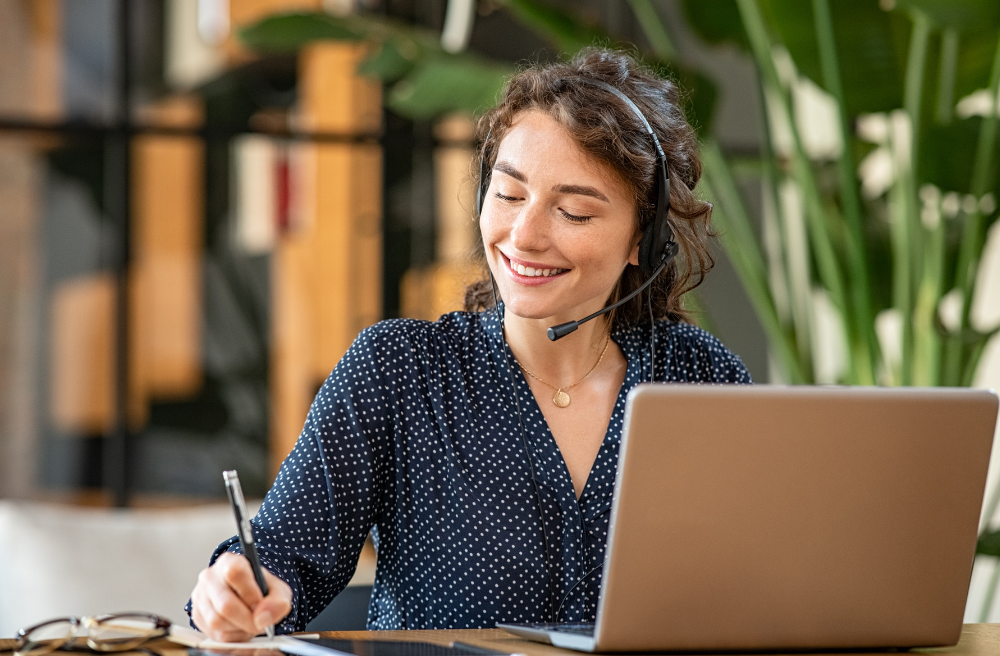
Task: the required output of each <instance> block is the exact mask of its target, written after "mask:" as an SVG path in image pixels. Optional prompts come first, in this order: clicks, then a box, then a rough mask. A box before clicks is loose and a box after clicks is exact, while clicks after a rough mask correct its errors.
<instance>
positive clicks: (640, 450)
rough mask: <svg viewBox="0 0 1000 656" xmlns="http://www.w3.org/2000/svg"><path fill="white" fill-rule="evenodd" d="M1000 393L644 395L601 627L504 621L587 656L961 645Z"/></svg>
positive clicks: (618, 505)
mask: <svg viewBox="0 0 1000 656" xmlns="http://www.w3.org/2000/svg"><path fill="white" fill-rule="evenodd" d="M996 419H997V396H996V394H994V393H993V392H992V391H984V390H969V389H918V388H908V389H907V388H895V389H885V388H879V389H876V388H861V387H779V386H764V385H758V386H735V385H734V386H698V385H664V384H656V385H640V386H638V387H636V388H635V389H634V390H632V391H631V392H630V393H629V396H628V401H627V404H626V410H625V425H624V429H623V434H622V442H621V451H620V454H619V461H618V477H617V480H616V482H615V493H614V501H613V504H612V509H611V526H610V531H609V533H608V545H607V550H606V554H605V562H604V570H603V573H602V576H603V579H602V586H601V592H600V598H599V601H598V609H597V618H596V623H595V624H593V625H579V624H575V625H568V626H566V627H565V628H564V630H560V626H561V625H553V624H548V625H512V624H498V625H497V626H498V627H500V628H503V629H506V630H507V631H509V632H511V633H514V634H516V635H518V636H522V637H525V638H529V639H532V640H537V641H541V642H546V643H550V644H552V645H555V646H558V647H567V648H570V649H576V650H580V651H588V652H616V651H617V652H622V651H706V650H713V651H716V650H717V651H725V650H728V651H756V650H760V651H765V650H766V651H774V650H792V651H796V650H803V651H804V650H816V649H872V648H874V649H879V648H909V647H931V646H942V645H953V644H956V643H957V642H958V638H959V633H960V631H961V628H962V618H963V613H964V609H965V602H966V597H967V594H968V589H969V580H970V577H971V574H972V561H973V558H974V556H975V547H976V536H977V531H978V524H979V517H980V508H981V506H982V500H983V493H984V489H985V486H986V472H987V468H988V465H989V459H990V449H991V445H992V442H993V431H994V427H995V424H996Z"/></svg>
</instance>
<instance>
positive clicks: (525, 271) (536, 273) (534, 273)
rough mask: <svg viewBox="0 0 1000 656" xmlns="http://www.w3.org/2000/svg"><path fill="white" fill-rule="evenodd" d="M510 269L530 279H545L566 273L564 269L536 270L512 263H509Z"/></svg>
mask: <svg viewBox="0 0 1000 656" xmlns="http://www.w3.org/2000/svg"><path fill="white" fill-rule="evenodd" d="M508 261H509V260H508ZM510 268H511V270H512V271H516V272H517V273H518V274H520V275H522V276H527V277H530V278H539V277H546V278H547V277H549V276H555V275H558V274H560V273H562V272H564V271H566V269H536V268H534V267H526V266H524V265H523V264H514V263H513V262H511V263H510Z"/></svg>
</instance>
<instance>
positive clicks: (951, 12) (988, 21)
mask: <svg viewBox="0 0 1000 656" xmlns="http://www.w3.org/2000/svg"><path fill="white" fill-rule="evenodd" d="M896 8H897V9H902V10H907V11H913V10H918V11H921V12H923V13H924V14H926V15H927V17H928V18H929V19H930V21H931V23H932V24H933V25H934V26H935V27H938V28H943V27H953V28H955V29H958V30H980V29H990V28H992V29H996V28H998V27H1000V2H997V1H996V0H897V3H896Z"/></svg>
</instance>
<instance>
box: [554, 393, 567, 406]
mask: <svg viewBox="0 0 1000 656" xmlns="http://www.w3.org/2000/svg"><path fill="white" fill-rule="evenodd" d="M552 402H553V403H555V404H556V407H557V408H565V407H566V406H568V405H569V394H567V393H566V392H564V391H562V390H556V393H555V394H553V395H552Z"/></svg>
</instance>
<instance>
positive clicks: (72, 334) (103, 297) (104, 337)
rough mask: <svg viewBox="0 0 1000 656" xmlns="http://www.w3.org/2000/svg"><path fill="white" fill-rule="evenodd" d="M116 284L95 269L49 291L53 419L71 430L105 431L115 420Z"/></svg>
mask: <svg viewBox="0 0 1000 656" xmlns="http://www.w3.org/2000/svg"><path fill="white" fill-rule="evenodd" d="M115 285H116V281H115V278H114V275H113V274H110V273H100V274H94V275H91V276H86V277H79V278H74V279H71V280H67V281H64V282H61V283H59V284H58V285H57V286H56V288H55V290H54V292H53V295H52V306H51V308H52V310H51V311H52V314H51V317H52V324H51V325H52V333H51V335H52V343H51V350H50V355H51V361H50V368H51V374H50V376H51V378H50V379H51V381H52V383H51V403H52V421H53V424H54V425H55V426H56V428H58V429H59V430H61V431H64V432H67V433H72V434H87V435H96V434H102V433H105V432H106V431H107V430H108V429H109V428H110V427H111V426H112V425H113V424H114V418H115V353H114V349H115V321H114V318H115V296H116V293H115Z"/></svg>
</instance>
